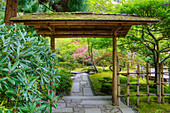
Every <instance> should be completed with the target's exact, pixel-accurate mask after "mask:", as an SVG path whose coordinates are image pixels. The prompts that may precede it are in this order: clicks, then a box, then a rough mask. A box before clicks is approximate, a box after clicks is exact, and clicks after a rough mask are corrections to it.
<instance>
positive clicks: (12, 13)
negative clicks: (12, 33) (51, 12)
mask: <svg viewBox="0 0 170 113" xmlns="http://www.w3.org/2000/svg"><path fill="white" fill-rule="evenodd" d="M17 9H18V0H7V2H6V9H5V25H8V26H9V25H13V23H12V22H10V21H9V19H10V18H11V17H16V16H17Z"/></svg>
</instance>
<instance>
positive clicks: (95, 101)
mask: <svg viewBox="0 0 170 113" xmlns="http://www.w3.org/2000/svg"><path fill="white" fill-rule="evenodd" d="M80 104H83V105H87V104H88V105H92V104H94V105H100V104H101V105H106V104H108V105H110V104H112V102H111V101H104V100H103V101H102V100H100V101H98V100H83V101H82V102H81V103H80Z"/></svg>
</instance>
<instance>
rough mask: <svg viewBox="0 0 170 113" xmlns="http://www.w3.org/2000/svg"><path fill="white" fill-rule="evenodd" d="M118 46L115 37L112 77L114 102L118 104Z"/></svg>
mask: <svg viewBox="0 0 170 113" xmlns="http://www.w3.org/2000/svg"><path fill="white" fill-rule="evenodd" d="M116 55H117V46H116V37H113V78H112V102H113V105H114V106H116V105H117V59H116Z"/></svg>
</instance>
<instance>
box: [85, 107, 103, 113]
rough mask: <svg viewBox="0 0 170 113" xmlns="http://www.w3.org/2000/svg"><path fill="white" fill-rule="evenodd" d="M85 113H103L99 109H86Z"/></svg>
mask: <svg viewBox="0 0 170 113" xmlns="http://www.w3.org/2000/svg"><path fill="white" fill-rule="evenodd" d="M85 113H101V110H100V109H99V108H91V109H85Z"/></svg>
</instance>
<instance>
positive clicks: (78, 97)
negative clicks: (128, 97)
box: [63, 96, 112, 100]
mask: <svg viewBox="0 0 170 113" xmlns="http://www.w3.org/2000/svg"><path fill="white" fill-rule="evenodd" d="M63 99H65V100H69V99H74V100H75V99H83V100H91V99H93V100H104V99H106V100H108V99H109V100H111V99H112V96H64V97H63Z"/></svg>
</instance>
